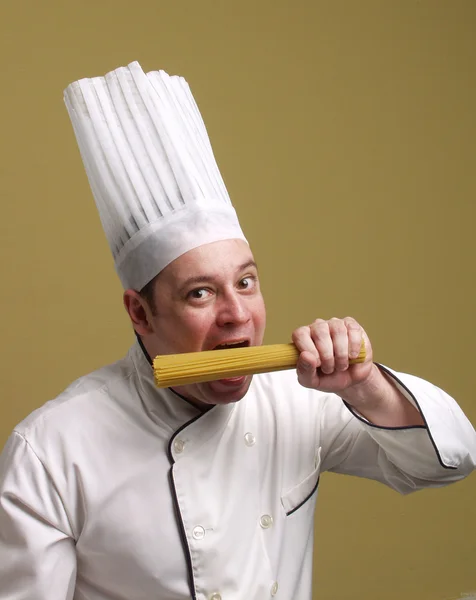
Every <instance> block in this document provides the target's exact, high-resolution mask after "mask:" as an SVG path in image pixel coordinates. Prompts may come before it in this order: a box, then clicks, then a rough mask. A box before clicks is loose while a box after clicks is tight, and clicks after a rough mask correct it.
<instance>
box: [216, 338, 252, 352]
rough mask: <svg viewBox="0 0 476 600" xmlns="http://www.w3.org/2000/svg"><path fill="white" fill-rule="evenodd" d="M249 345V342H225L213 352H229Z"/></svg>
mask: <svg viewBox="0 0 476 600" xmlns="http://www.w3.org/2000/svg"><path fill="white" fill-rule="evenodd" d="M249 345H250V342H249V340H242V341H241V342H240V341H238V342H226V343H225V344H218V346H215V348H214V350H230V349H231V348H247V347H248V346H249Z"/></svg>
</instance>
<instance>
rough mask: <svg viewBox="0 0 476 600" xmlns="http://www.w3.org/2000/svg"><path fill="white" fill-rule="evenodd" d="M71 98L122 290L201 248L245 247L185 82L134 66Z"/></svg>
mask: <svg viewBox="0 0 476 600" xmlns="http://www.w3.org/2000/svg"><path fill="white" fill-rule="evenodd" d="M64 99H65V103H66V107H67V109H68V113H69V116H70V118H71V121H72V124H73V128H74V132H75V134H76V138H77V142H78V146H79V149H80V152H81V156H82V159H83V162H84V166H85V168H86V173H87V175H88V179H89V183H90V185H91V189H92V192H93V195H94V198H95V200H96V205H97V208H98V211H99V215H100V218H101V222H102V225H103V228H104V231H105V233H106V236H107V239H108V242H109V245H110V247H111V251H112V254H113V257H114V262H115V266H116V270H117V272H118V275H119V277H120V279H121V282H122V284H123V286H124V288H126V289H127V288H133V289H135V290H140V289H142V288H143V287H144V285H145V284H147V283H148V282H149V281H150V280H151V279H153V278H154V277H155V275H157V273H159V272H160V271H161V270H162V269H163V268H164V267H166V266H167V265H168V264H169V263H170V262H172V261H173V260H174V259H176V258H178V257H179V256H180V255H182V254H184V253H185V252H187V251H189V250H192V249H193V248H196V247H198V246H201V245H202V244H208V243H211V242H217V241H220V240H226V239H243V240H245V241H246V239H245V237H244V235H243V232H242V230H241V227H240V224H239V222H238V217H237V215H236V212H235V210H234V208H233V206H232V204H231V201H230V198H229V196H228V192H227V190H226V188H225V184H224V183H223V179H222V177H221V175H220V171H219V170H218V166H217V164H216V161H215V157H214V155H213V151H212V147H211V145H210V141H209V139H208V135H207V131H206V129H205V124H204V122H203V120H202V117H201V115H200V112H199V110H198V107H197V105H196V103H195V100H194V98H193V96H192V93H191V91H190V88H189V86H188V84H187V82H186V81H185V80H184V79H183V78H182V77H170V76H169V75H167V73H164V72H163V71H154V72H151V73H144V72H143V70H142V69H141V67H140V65H139V63H137V62H133V63H131V64H130V65H128V66H127V67H121V68H119V69H116V70H114V71H111V72H110V73H108V74H107V75H106V76H105V77H94V78H92V79H81V80H79V81H76V82H74V83H72V84H71V85H69V86H68V87H67V88H66V90H65V92H64Z"/></svg>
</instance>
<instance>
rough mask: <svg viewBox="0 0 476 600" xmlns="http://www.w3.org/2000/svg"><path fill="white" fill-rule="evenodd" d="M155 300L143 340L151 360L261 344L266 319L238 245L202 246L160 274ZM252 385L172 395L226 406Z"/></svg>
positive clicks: (222, 384) (216, 385) (249, 261)
mask: <svg viewBox="0 0 476 600" xmlns="http://www.w3.org/2000/svg"><path fill="white" fill-rule="evenodd" d="M154 298H155V306H156V309H157V310H156V314H155V315H152V316H151V317H150V319H151V325H152V328H153V334H152V335H151V336H148V338H149V339H148V340H147V346H148V349H149V352H151V355H152V358H154V356H156V355H157V354H175V353H181V352H198V351H202V350H213V349H216V348H220V347H223V345H228V344H235V343H240V344H241V345H246V346H258V345H260V344H261V343H262V341H263V335H264V329H265V323H266V313H265V306H264V301H263V297H262V295H261V291H260V286H259V281H258V271H257V267H256V264H255V263H254V259H253V255H252V253H251V250H250V248H249V246H248V245H247V244H246V243H245V242H244V241H242V240H225V241H221V242H214V243H212V244H205V245H203V246H200V247H198V248H196V249H194V250H191V251H189V252H187V253H186V254H184V255H182V256H180V257H179V258H177V259H176V260H175V261H173V262H172V263H170V264H169V265H168V266H167V267H166V268H165V269H164V270H163V271H162V272H161V273H160V275H159V277H158V278H157V281H156V284H155V289H154ZM223 351H224V352H226V349H225V350H223ZM250 383H251V376H248V377H238V378H234V379H228V380H218V381H211V382H205V383H197V384H191V385H187V386H183V387H177V388H175V389H176V390H177V392H179V393H180V394H182V395H184V396H185V397H187V398H190V399H191V400H194V401H196V402H198V403H203V404H226V403H229V402H236V401H238V400H241V398H243V396H244V395H245V394H246V392H247V390H248V388H249V385H250Z"/></svg>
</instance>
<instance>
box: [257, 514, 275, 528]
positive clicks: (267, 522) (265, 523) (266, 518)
mask: <svg viewBox="0 0 476 600" xmlns="http://www.w3.org/2000/svg"><path fill="white" fill-rule="evenodd" d="M259 524H260V525H261V527H262V528H263V529H269V528H270V527H271V525H272V524H273V517H272V516H271V515H263V516H262V517H261V519H260V520H259Z"/></svg>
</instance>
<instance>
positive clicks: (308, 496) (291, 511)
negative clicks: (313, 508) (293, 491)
mask: <svg viewBox="0 0 476 600" xmlns="http://www.w3.org/2000/svg"><path fill="white" fill-rule="evenodd" d="M320 478H321V476H320V475H319V477H318V478H317V481H316V485H315V486H314V487H313V488H312V492H310V494H308V495H307V496H306V497H305V498H304V500H303V501H302V502H301V503H300V504H298V505H297V506H295V507H294V508H293V509H292V510H290V511H289V512H287V513H286V516H287V517H289V516H290V515H292V514H293V513H295V512H296V511H297V510H299V509H300V508H301V506H303V505H304V504H306V502H307V501H308V500H310V498H311V497H312V496H313V495H314V493H315V491H316V490H317V488H318V486H319V480H320Z"/></svg>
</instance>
